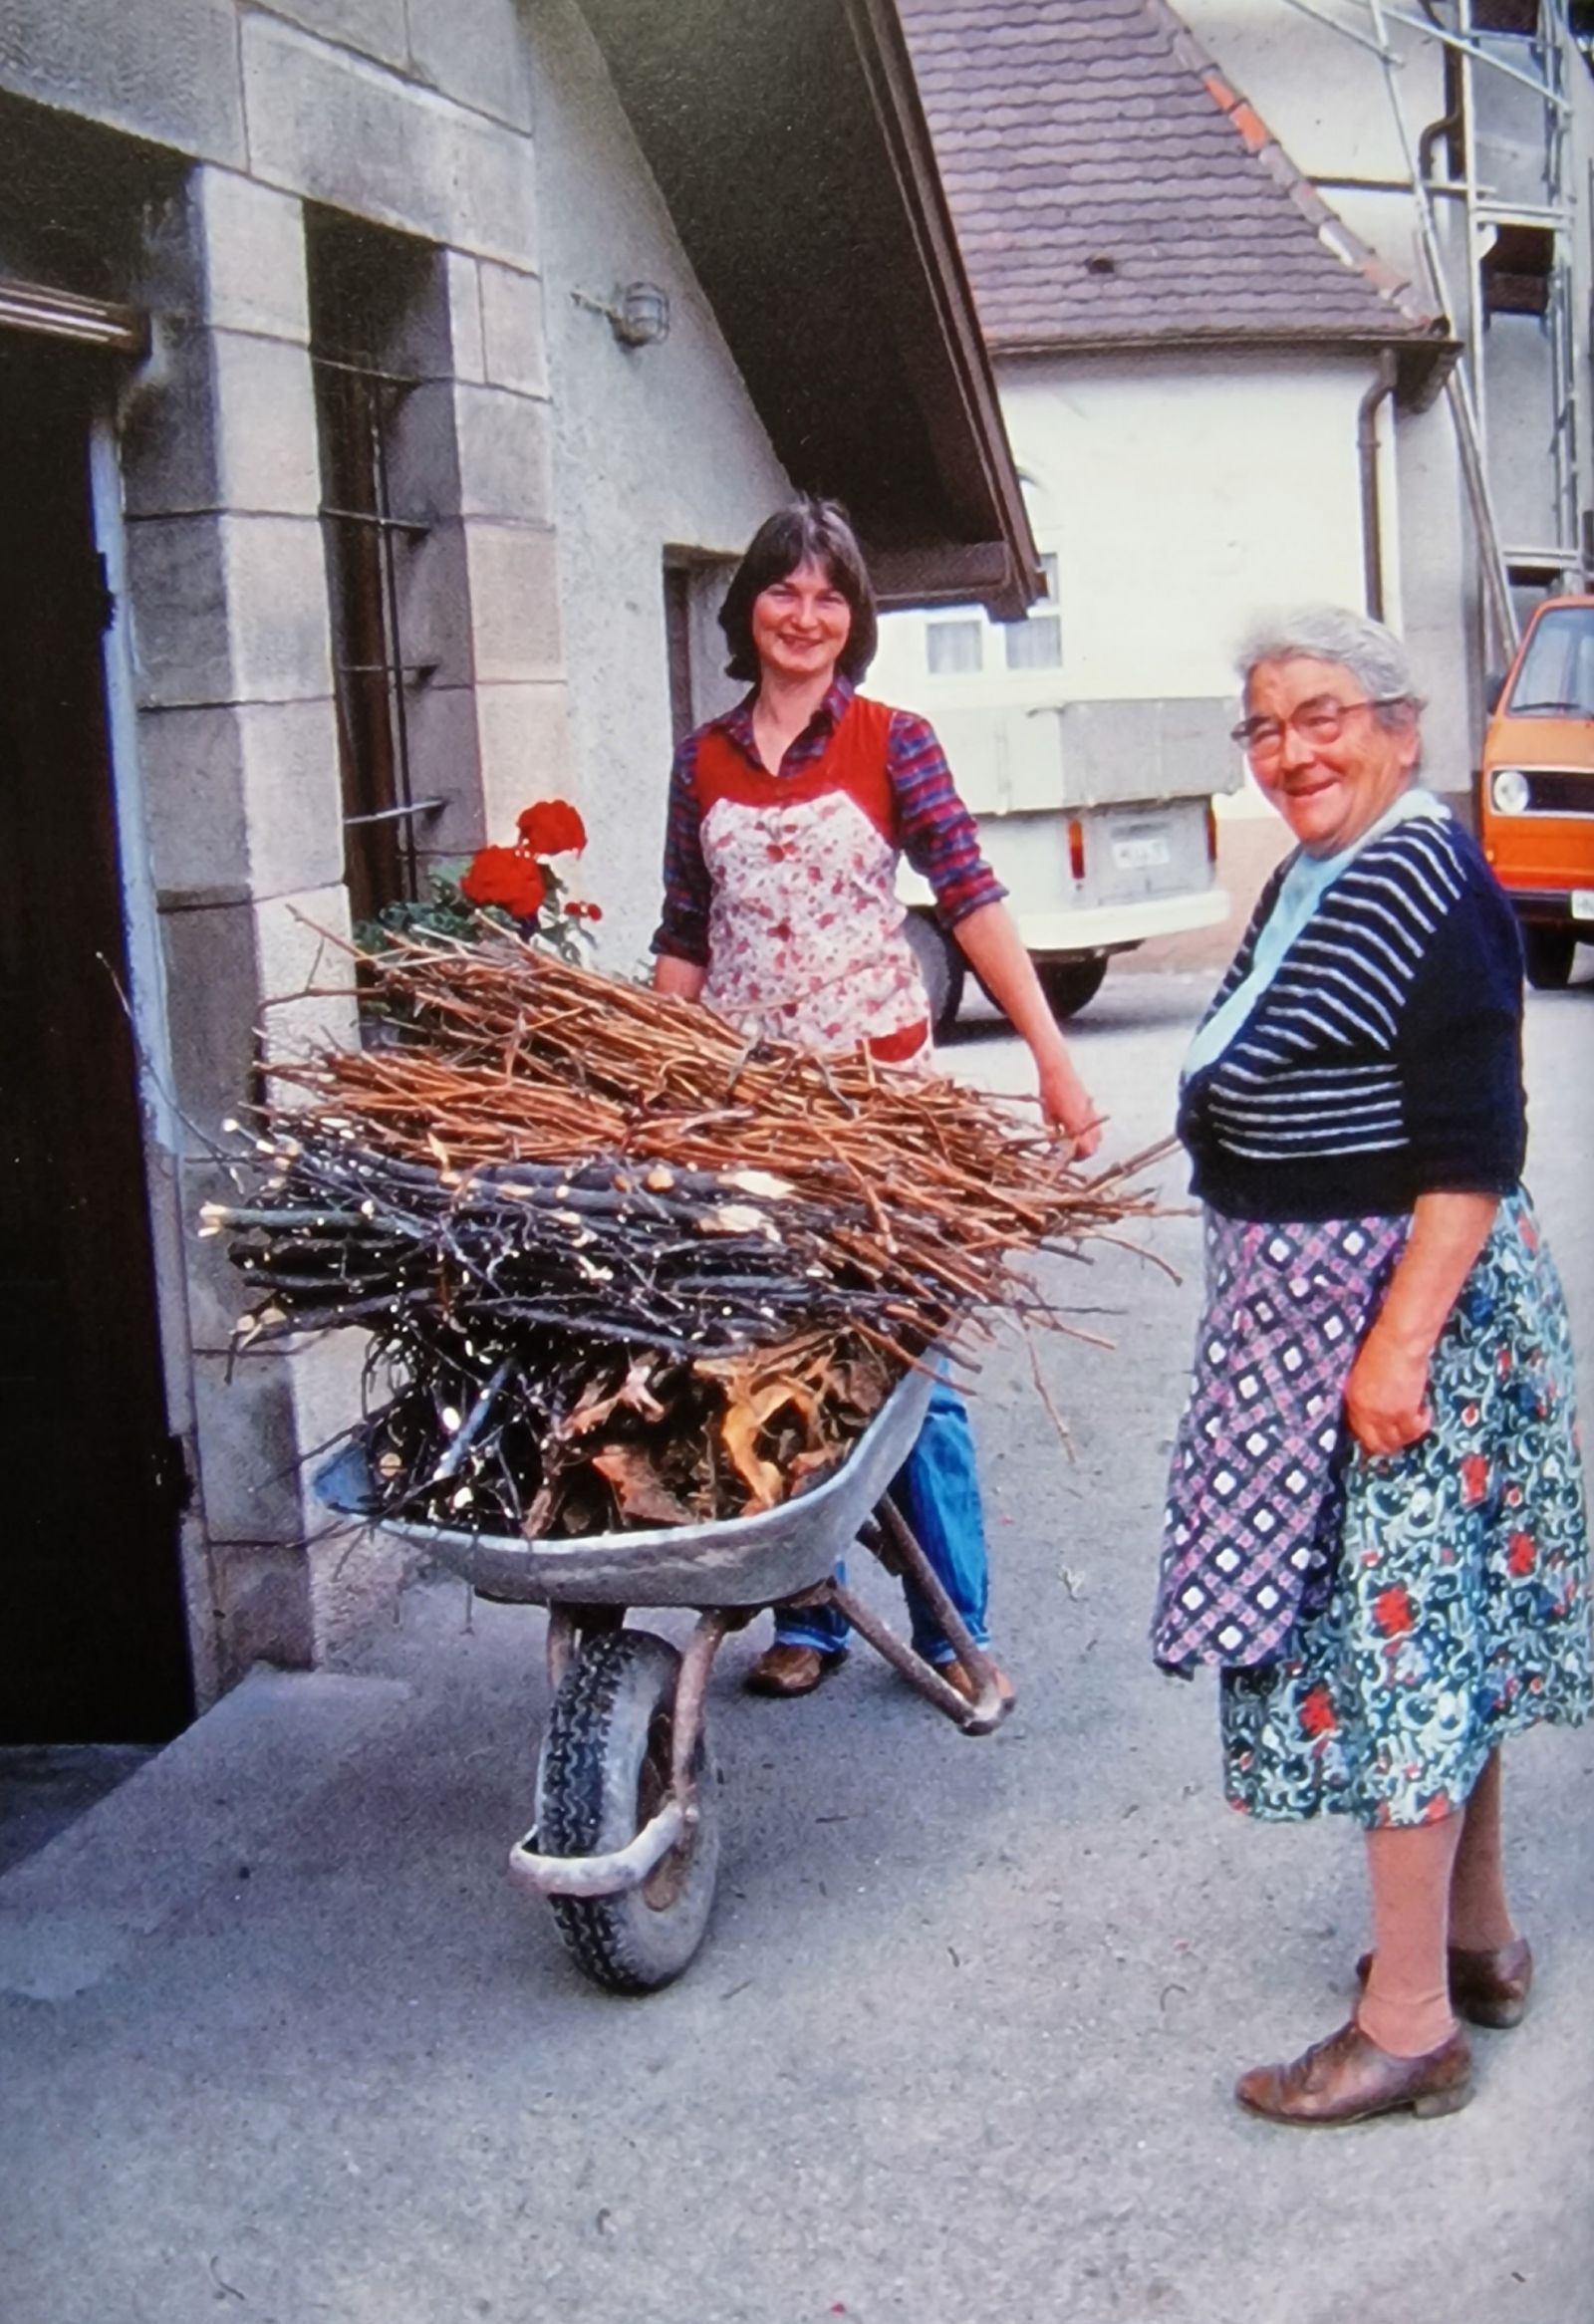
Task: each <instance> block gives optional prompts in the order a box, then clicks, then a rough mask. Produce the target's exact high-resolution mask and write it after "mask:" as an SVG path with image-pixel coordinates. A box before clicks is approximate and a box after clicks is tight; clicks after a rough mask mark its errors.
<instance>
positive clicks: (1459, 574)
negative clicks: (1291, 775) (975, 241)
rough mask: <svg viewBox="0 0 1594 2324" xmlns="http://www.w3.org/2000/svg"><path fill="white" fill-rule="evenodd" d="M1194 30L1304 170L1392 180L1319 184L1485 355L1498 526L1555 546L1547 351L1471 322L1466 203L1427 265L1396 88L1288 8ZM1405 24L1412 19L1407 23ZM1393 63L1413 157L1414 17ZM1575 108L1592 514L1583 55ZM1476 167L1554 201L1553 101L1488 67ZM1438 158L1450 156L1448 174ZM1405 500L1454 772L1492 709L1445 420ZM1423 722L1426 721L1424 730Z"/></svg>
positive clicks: (1231, 8)
mask: <svg viewBox="0 0 1594 2324" xmlns="http://www.w3.org/2000/svg"><path fill="white" fill-rule="evenodd" d="M1179 6H1180V12H1181V14H1182V15H1183V16H1184V17H1185V18H1186V20H1187V21H1188V22H1189V24H1190V26H1191V28H1192V30H1193V31H1194V32H1195V35H1196V37H1197V38H1198V39H1199V40H1200V41H1201V42H1202V43H1203V44H1204V45H1205V47H1206V48H1207V49H1208V50H1209V51H1210V52H1211V53H1212V55H1213V56H1215V57H1216V59H1217V60H1218V61H1219V63H1220V64H1221V65H1222V66H1223V68H1224V69H1225V71H1227V72H1228V73H1230V74H1231V75H1232V76H1233V78H1234V80H1235V81H1236V82H1237V83H1238V85H1239V86H1240V87H1241V88H1242V89H1243V90H1244V91H1245V93H1246V95H1247V96H1248V97H1249V98H1250V100H1251V101H1252V103H1253V104H1254V105H1255V106H1256V108H1257V110H1258V112H1259V113H1260V114H1261V115H1262V118H1263V119H1264V120H1265V121H1266V122H1267V124H1268V126H1269V127H1270V128H1271V129H1272V130H1273V131H1274V133H1275V134H1276V135H1277V137H1278V138H1279V140H1280V141H1281V143H1282V144H1283V146H1284V148H1285V150H1286V151H1287V152H1288V153H1289V154H1290V156H1291V158H1292V159H1293V160H1294V161H1295V162H1296V163H1297V165H1298V166H1299V167H1300V168H1301V169H1303V170H1304V171H1305V172H1306V173H1307V174H1308V175H1309V176H1314V177H1323V178H1335V177H1360V178H1374V179H1384V180H1390V181H1394V183H1395V188H1396V189H1395V190H1390V191H1371V190H1368V189H1365V188H1349V187H1343V186H1335V185H1333V184H1325V186H1324V187H1323V191H1324V193H1325V195H1326V198H1327V199H1328V200H1329V201H1330V202H1331V203H1332V204H1333V206H1334V207H1335V209H1336V210H1337V211H1338V212H1339V214H1340V215H1341V216H1342V217H1343V218H1344V219H1345V220H1346V222H1347V224H1349V225H1350V226H1352V227H1353V228H1354V229H1355V231H1356V232H1357V233H1358V234H1360V235H1361V236H1362V237H1363V239H1364V240H1365V241H1367V242H1368V243H1370V244H1371V245H1372V246H1373V248H1374V249H1376V250H1377V251H1378V252H1379V253H1380V254H1381V256H1383V257H1384V258H1385V259H1387V260H1388V261H1389V262H1390V264H1392V265H1394V266H1395V267H1397V268H1399V269H1400V270H1401V271H1402V272H1403V273H1405V274H1406V275H1407V276H1408V277H1409V279H1410V280H1411V282H1412V284H1413V285H1414V288H1415V289H1416V291H1417V293H1418V294H1419V296H1421V297H1422V298H1423V299H1424V300H1425V301H1426V302H1427V303H1428V304H1430V305H1432V306H1435V307H1437V308H1443V309H1444V310H1445V311H1446V312H1448V313H1449V315H1450V317H1451V321H1452V324H1453V326H1454V328H1455V329H1456V330H1457V332H1458V333H1459V334H1460V335H1461V337H1462V338H1463V339H1465V340H1467V341H1468V343H1469V344H1470V345H1473V346H1479V347H1481V348H1482V350H1483V353H1482V356H1481V360H1480V362H1479V365H1478V372H1479V384H1480V386H1481V387H1482V390H1483V405H1484V416H1485V434H1486V441H1487V447H1488V461H1489V470H1490V476H1491V480H1492V483H1493V486H1494V490H1495V495H1496V503H1497V506H1496V522H1497V526H1498V529H1499V532H1500V535H1501V537H1502V539H1503V541H1504V542H1505V544H1506V545H1507V547H1514V548H1519V549H1530V548H1544V547H1547V546H1550V545H1551V544H1552V539H1553V534H1554V529H1555V528H1554V525H1553V523H1552V521H1551V519H1552V515H1553V512H1552V510H1551V508H1550V504H1549V479H1550V456H1549V433H1550V424H1551V396H1550V391H1549V361H1548V347H1547V342H1546V337H1545V332H1544V327H1543V326H1542V325H1541V324H1539V323H1537V322H1535V321H1532V320H1531V319H1523V318H1519V317H1502V318H1496V319H1495V321H1494V322H1493V324H1491V325H1490V326H1489V328H1488V331H1487V332H1486V334H1485V333H1484V331H1483V330H1482V328H1481V322H1482V319H1481V318H1480V317H1478V316H1477V315H1476V314H1474V313H1473V311H1472V305H1471V297H1470V279H1471V276H1470V265H1469V261H1468V256H1467V253H1466V251H1465V249H1464V231H1465V227H1464V219H1465V213H1464V210H1463V209H1462V206H1461V204H1460V203H1459V202H1456V201H1453V200H1447V199H1444V198H1443V197H1442V198H1441V199H1440V200H1439V202H1438V204H1437V217H1438V229H1439V240H1440V244H1441V281H1440V283H1439V285H1438V286H1436V285H1435V283H1434V281H1433V279H1432V276H1431V274H1430V272H1429V269H1428V266H1427V262H1426V260H1425V258H1424V255H1423V251H1422V247H1421V240H1420V235H1419V223H1418V210H1417V205H1416V203H1415V202H1414V200H1413V199H1412V197H1411V195H1410V194H1409V193H1408V192H1406V191H1404V190H1400V188H1402V187H1404V186H1405V185H1406V184H1407V183H1409V180H1410V172H1411V153H1410V149H1409V146H1408V144H1407V143H1406V142H1405V141H1403V138H1402V135H1401V129H1400V123H1399V120H1398V117H1397V114H1396V110H1395V107H1394V105H1393V103H1392V101H1391V95H1390V87H1389V80H1388V78H1387V77H1386V74H1385V71H1384V68H1383V66H1382V65H1381V63H1380V61H1379V59H1378V58H1377V57H1376V56H1374V55H1372V54H1371V53H1370V52H1369V50H1368V49H1367V48H1366V47H1365V46H1359V45H1358V44H1357V43H1356V42H1354V41H1353V40H1351V39H1349V38H1348V37H1346V34H1345V33H1344V32H1343V31H1341V32H1334V31H1332V30H1330V29H1329V28H1328V27H1327V26H1326V25H1324V24H1321V23H1315V22H1313V21H1312V19H1311V18H1310V17H1309V16H1307V15H1305V14H1303V13H1302V12H1301V11H1300V10H1299V9H1297V8H1293V7H1290V6H1288V5H1287V4H1286V0H1179ZM1330 13H1337V14H1338V16H1339V19H1340V21H1341V22H1342V24H1344V25H1347V26H1349V27H1350V28H1351V29H1352V30H1360V31H1362V32H1363V33H1366V32H1367V31H1368V30H1369V29H1370V24H1369V20H1368V18H1367V15H1366V12H1365V11H1363V10H1359V9H1349V10H1343V11H1338V12H1330ZM1408 13H1409V14H1410V13H1411V12H1408ZM1387 24H1388V30H1389V34H1390V38H1391V42H1392V44H1393V46H1394V47H1395V49H1396V51H1397V52H1398V54H1399V55H1400V57H1401V60H1402V62H1401V65H1400V67H1399V69H1398V71H1397V73H1396V74H1395V76H1394V79H1395V82H1396V85H1397V87H1398V90H1399V94H1400V100H1401V107H1402V111H1403V112H1404V115H1405V120H1406V123H1407V125H1408V131H1409V136H1410V140H1411V144H1412V146H1415V143H1416V140H1417V139H1418V137H1419V136H1420V134H1421V131H1422V130H1423V129H1424V128H1425V127H1427V125H1428V124H1429V123H1430V122H1433V121H1436V120H1437V119H1438V118H1439V117H1440V116H1441V115H1442V114H1443V112H1444V110H1445V93H1444V68H1443V58H1442V51H1441V48H1440V45H1439V43H1438V42H1437V41H1435V40H1432V39H1430V38H1428V37H1427V36H1426V35H1425V34H1424V32H1423V31H1422V30H1421V29H1420V28H1419V27H1418V26H1416V25H1414V24H1410V23H1407V24H1403V23H1401V22H1400V21H1398V19H1395V18H1391V19H1388V20H1387ZM1487 45H1488V46H1489V47H1491V48H1492V49H1494V50H1496V51H1497V52H1498V54H1499V55H1500V56H1501V57H1503V58H1504V59H1505V60H1506V61H1507V62H1518V63H1523V64H1527V63H1530V62H1531V58H1530V52H1529V51H1528V47H1527V44H1526V43H1523V42H1517V41H1513V40H1509V39H1504V38H1499V39H1494V40H1491V41H1490V42H1488V44H1487ZM1566 87H1567V94H1568V96H1569V98H1570V100H1571V110H1570V113H1569V115H1568V116H1567V118H1566V121H1565V133H1566V140H1567V143H1566V155H1565V163H1564V169H1563V185H1564V189H1565V195H1566V197H1567V198H1569V202H1570V218H1569V223H1568V226H1567V230H1566V232H1565V234H1564V236H1563V240H1562V245H1561V262H1562V263H1563V264H1564V266H1565V267H1566V268H1567V269H1568V271H1569V275H1570V283H1571V295H1570V313H1571V316H1572V320H1573V334H1574V342H1575V346H1574V356H1573V363H1574V370H1575V375H1576V382H1577V405H1578V407H1577V411H1576V438H1577V462H1578V467H1579V470H1580V478H1581V498H1582V503H1583V505H1584V506H1587V505H1589V501H1590V490H1591V485H1590V469H1591V448H1590V447H1591V425H1594V415H1591V411H1590V401H1591V399H1590V396H1589V393H1588V378H1587V367H1588V361H1589V329H1588V317H1589V301H1590V261H1591V248H1594V246H1591V240H1590V232H1589V221H1588V216H1587V211H1586V197H1587V191H1588V187H1589V183H1590V176H1589V165H1590V160H1591V157H1594V82H1591V80H1590V76H1589V74H1588V71H1587V70H1586V68H1585V66H1584V65H1583V63H1582V61H1581V60H1580V59H1579V58H1578V57H1577V56H1576V55H1575V53H1573V52H1571V51H1570V50H1568V52H1567V56H1566ZM1473 110H1474V130H1475V134H1476V139H1477V161H1476V167H1477V174H1478V176H1479V178H1480V179H1482V180H1486V181H1487V183H1488V185H1489V186H1490V188H1491V189H1493V190H1494V191H1496V192H1497V193H1498V195H1499V196H1500V197H1501V198H1503V199H1506V200H1509V201H1512V202H1523V203H1526V204H1529V205H1533V204H1537V203H1542V202H1543V201H1544V200H1545V198H1546V192H1545V186H1544V182H1543V179H1542V175H1541V173H1540V170H1539V168H1538V166H1537V163H1536V160H1535V158H1534V150H1533V149H1534V147H1535V146H1538V147H1539V149H1540V151H1541V149H1542V135H1543V128H1544V122H1543V108H1542V105H1541V103H1540V101H1539V100H1538V99H1537V98H1536V97H1535V96H1534V95H1533V94H1532V93H1531V92H1529V91H1526V90H1521V89H1519V88H1517V87H1515V86H1514V85H1513V84H1511V83H1510V82H1508V81H1506V80H1504V79H1503V78H1501V77H1500V76H1498V75H1493V74H1490V73H1488V72H1487V71H1486V70H1484V69H1479V70H1478V72H1477V74H1476V76H1475V95H1474V108H1473ZM1442 164H1443V147H1441V148H1440V165H1442ZM1400 470H1401V499H1402V568H1403V592H1402V606H1401V611H1402V617H1403V621H1404V626H1405V631H1406V635H1407V637H1408V639H1409V641H1410V642H1411V643H1412V644H1413V646H1414V649H1416V650H1417V651H1418V652H1419V653H1421V654H1423V655H1424V656H1425V657H1426V663H1427V668H1428V672H1429V684H1430V690H1431V692H1432V693H1433V695H1434V706H1435V711H1436V712H1439V711H1441V705H1442V697H1448V700H1449V702H1452V703H1454V704H1455V705H1456V707H1455V709H1454V712H1453V713H1449V712H1447V714H1448V715H1449V718H1450V722H1449V724H1448V726H1447V727H1445V729H1444V730H1443V731H1441V730H1439V729H1436V730H1435V744H1434V749H1433V755H1434V756H1435V758H1436V759H1437V758H1438V757H1439V755H1440V750H1441V749H1443V751H1444V755H1445V757H1446V760H1447V763H1449V764H1454V765H1456V766H1457V767H1459V768H1461V767H1469V766H1471V765H1472V764H1473V763H1475V760H1476V756H1477V749H1478V745H1479V742H1480V740H1481V732H1482V724H1483V719H1484V715H1485V710H1484V698H1483V696H1484V681H1485V678H1486V675H1487V673H1486V672H1485V670H1484V668H1483V663H1482V649H1481V644H1480V640H1481V636H1482V624H1481V619H1480V614H1479V609H1478V603H1477V596H1478V588H1477V578H1476V568H1477V552H1476V544H1475V539H1474V536H1473V529H1472V523H1471V518H1470V516H1469V514H1468V512H1467V509H1466V503H1465V493H1464V489H1463V486H1462V482H1461V471H1460V467H1459V465H1458V461H1457V456H1456V448H1455V442H1454V435H1453V430H1452V427H1451V422H1450V419H1449V416H1448V414H1447V413H1446V412H1445V411H1444V410H1441V411H1439V412H1436V413H1435V414H1433V415H1431V416H1430V417H1429V418H1428V419H1426V420H1413V419H1410V418H1404V417H1403V419H1402V421H1401V423H1400ZM1430 725H1431V728H1432V727H1433V726H1434V718H1433V716H1431V719H1430Z"/></svg>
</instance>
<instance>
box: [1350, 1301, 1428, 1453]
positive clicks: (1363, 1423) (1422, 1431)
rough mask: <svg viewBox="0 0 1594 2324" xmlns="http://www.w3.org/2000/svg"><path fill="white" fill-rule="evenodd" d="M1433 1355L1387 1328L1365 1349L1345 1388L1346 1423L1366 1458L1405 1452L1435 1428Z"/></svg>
mask: <svg viewBox="0 0 1594 2324" xmlns="http://www.w3.org/2000/svg"><path fill="white" fill-rule="evenodd" d="M1430 1353H1431V1350H1430V1349H1429V1348H1426V1347H1423V1346H1422V1345H1421V1344H1419V1345H1417V1346H1412V1345H1409V1344H1407V1345H1403V1344H1402V1342H1401V1341H1400V1339H1399V1337H1398V1336H1397V1335H1396V1333H1394V1332H1393V1331H1388V1330H1386V1329H1385V1328H1384V1327H1383V1325H1382V1322H1380V1323H1376V1324H1374V1326H1373V1328H1372V1330H1371V1331H1370V1332H1369V1333H1368V1335H1367V1338H1366V1339H1365V1340H1364V1341H1363V1343H1362V1352H1361V1354H1360V1355H1359V1356H1358V1357H1357V1359H1356V1361H1355V1363H1354V1364H1353V1365H1352V1366H1351V1376H1350V1378H1349V1380H1348V1381H1347V1382H1346V1383H1345V1420H1346V1424H1347V1426H1348V1427H1349V1429H1350V1432H1351V1434H1352V1435H1353V1436H1354V1437H1355V1439H1356V1441H1357V1443H1358V1444H1359V1445H1360V1446H1361V1448H1362V1450H1363V1451H1364V1452H1373V1453H1380V1452H1386V1453H1387V1452H1404V1451H1405V1449H1406V1447H1407V1445H1408V1444H1415V1443H1416V1442H1417V1441H1418V1439H1419V1438H1420V1437H1423V1436H1426V1435H1427V1434H1428V1431H1429V1429H1430V1428H1431V1427H1432V1426H1433V1425H1434V1414H1433V1410H1432V1408H1431V1406H1430V1404H1429V1401H1428V1359H1429V1356H1430Z"/></svg>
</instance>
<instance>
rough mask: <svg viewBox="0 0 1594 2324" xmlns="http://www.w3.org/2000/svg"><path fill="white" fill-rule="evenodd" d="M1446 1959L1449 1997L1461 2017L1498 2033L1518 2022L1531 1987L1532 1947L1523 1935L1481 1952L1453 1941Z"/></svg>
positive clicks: (1524, 2010) (1523, 2011) (1525, 2006)
mask: <svg viewBox="0 0 1594 2324" xmlns="http://www.w3.org/2000/svg"><path fill="white" fill-rule="evenodd" d="M1449 1958H1450V1972H1451V2000H1452V2003H1453V2004H1454V2006H1455V2008H1456V2009H1457V2011H1458V2012H1459V2014H1460V2015H1461V2016H1462V2017H1465V2018H1467V2019H1469V2020H1470V2022H1471V2023H1472V2024H1473V2025H1488V2026H1492V2027H1493V2028H1494V2029H1495V2031H1496V2032H1501V2033H1503V2032H1504V2031H1505V2030H1506V2029H1507V2028H1508V2027H1510V2026H1513V2025H1520V2024H1521V2022H1522V2020H1523V2018H1524V2017H1525V2016H1526V2015H1527V1996H1528V1994H1529V1993H1530V1992H1531V1990H1532V1986H1533V1948H1532V1946H1531V1945H1530V1944H1529V1943H1528V1941H1527V1938H1526V1937H1512V1939H1511V1941H1510V1943H1509V1944H1497V1945H1494V1946H1492V1947H1491V1948H1490V1949H1489V1950H1487V1951H1485V1952H1467V1951H1464V1950H1463V1949H1462V1947H1461V1945H1459V1944H1453V1945H1452V1946H1451V1948H1450V1956H1449Z"/></svg>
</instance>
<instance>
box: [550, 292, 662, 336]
mask: <svg viewBox="0 0 1594 2324" xmlns="http://www.w3.org/2000/svg"><path fill="white" fill-rule="evenodd" d="M570 296H571V298H572V299H573V300H574V301H575V303H576V305H577V306H578V307H585V308H586V309H587V311H588V313H589V314H592V315H602V316H603V317H604V319H605V321H606V322H607V323H608V325H609V328H610V330H611V331H612V332H613V333H614V335H615V337H616V338H617V339H618V340H619V342H620V344H621V346H622V347H660V346H662V345H663V344H664V341H665V340H666V339H667V338H668V337H669V293H668V292H667V291H662V290H661V289H660V288H659V285H658V284H657V283H627V285H626V287H625V289H624V290H623V291H622V292H621V293H620V295H619V297H618V299H617V300H615V301H614V302H613V303H612V304H611V303H610V302H609V301H608V300H605V299H591V298H589V297H588V296H587V294H586V292H585V291H572V292H571V294H570Z"/></svg>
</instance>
